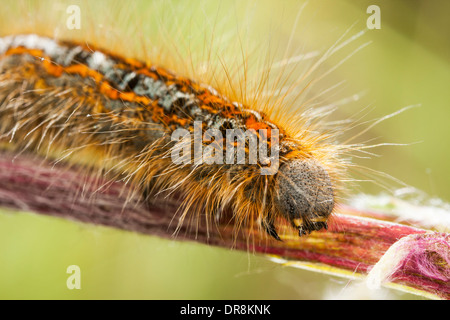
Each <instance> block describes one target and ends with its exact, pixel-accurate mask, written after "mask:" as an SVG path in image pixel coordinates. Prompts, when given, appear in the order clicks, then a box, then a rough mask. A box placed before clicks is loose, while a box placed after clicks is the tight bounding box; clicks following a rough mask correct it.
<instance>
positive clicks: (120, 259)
mask: <svg viewBox="0 0 450 320" xmlns="http://www.w3.org/2000/svg"><path fill="white" fill-rule="evenodd" d="M12 3H13V2H11V5H12ZM70 3H71V4H72V3H77V1H72V2H70ZM166 3H167V6H169V7H172V8H177V6H178V5H181V2H178V1H171V2H170V3H169V2H166ZM188 4H189V5H188V6H190V5H192V8H191V9H192V13H191V12H189V11H185V10H179V11H177V12H179V14H180V17H179V18H180V19H185V18H186V16H190V15H192V17H198V19H195V23H196V24H199V25H202V24H204V23H210V22H211V21H214V19H215V17H216V16H217V17H222V16H223V17H229V16H236V17H238V18H235V19H231V20H230V21H227V23H230V24H231V25H233V24H234V25H236V20H239V17H242V15H245V16H246V17H251V19H250V20H249V21H251V23H248V24H246V25H245V28H246V32H248V35H249V37H250V40H251V41H257V42H258V41H262V43H264V41H265V39H266V38H267V37H268V36H272V37H276V38H277V39H276V40H277V41H275V43H280V44H282V43H287V42H288V39H289V37H290V35H291V32H292V30H293V28H294V26H295V25H296V24H295V18H296V15H297V12H298V11H299V9H300V7H301V6H302V4H303V2H301V1H251V2H245V1H239V2H233V1H227V2H213V1H209V2H208V3H207V4H206V2H200V1H190V2H188ZM372 4H376V5H378V6H380V8H381V29H380V30H369V31H367V32H366V34H365V35H364V36H363V37H362V38H360V39H358V40H357V41H356V42H355V43H354V44H350V45H349V46H348V48H344V49H343V54H341V55H337V56H336V57H333V58H332V59H330V60H329V61H328V62H327V64H326V65H325V70H326V68H330V67H332V66H333V65H335V64H336V63H338V62H339V61H340V60H341V59H343V58H345V57H346V56H347V55H349V54H351V52H352V51H353V50H354V49H355V48H357V47H358V46H359V45H361V44H363V43H366V42H368V41H370V42H371V43H370V45H368V46H367V47H365V48H364V49H363V50H361V51H359V52H358V53H356V54H355V55H354V56H352V57H351V58H350V59H349V60H348V61H346V62H345V63H344V64H343V65H342V66H340V67H339V68H338V69H336V70H335V71H334V72H333V73H332V74H330V76H328V77H327V78H326V79H324V81H323V86H324V88H327V85H332V84H334V83H336V82H339V81H341V80H345V81H346V82H345V85H344V87H343V88H342V89H339V90H338V92H337V93H336V94H335V95H333V97H330V98H329V99H326V100H325V101H324V102H325V103H326V102H327V100H329V103H332V102H333V101H334V100H335V101H338V100H339V99H340V98H343V97H347V96H351V95H352V94H356V93H359V92H364V93H365V94H364V95H361V96H360V97H359V99H358V100H357V101H353V102H350V103H348V104H346V105H344V106H341V107H340V109H339V111H338V112H337V114H336V116H337V118H338V119H340V118H347V117H349V116H351V115H353V114H355V113H356V112H359V111H360V110H361V109H362V108H366V107H368V108H367V110H370V113H369V114H368V116H367V117H366V118H365V119H366V120H370V119H374V118H376V117H381V116H384V115H386V114H390V113H392V112H395V111H397V110H399V109H401V108H402V107H405V106H408V105H413V104H420V105H421V107H419V108H413V109H411V110H408V111H406V112H404V113H402V114H400V115H398V116H396V117H394V118H392V119H389V120H387V121H384V122H383V123H381V124H379V125H378V126H376V127H375V128H373V129H372V130H370V132H368V133H367V134H365V135H364V137H363V138H364V139H366V140H367V139H372V138H373V139H376V140H373V141H374V143H380V142H392V143H405V144H408V145H407V146H395V147H394V146H390V147H381V148H378V149H377V150H375V152H376V153H377V154H378V155H380V156H379V157H372V158H371V159H357V160H355V161H356V162H357V163H360V164H362V165H364V166H367V167H369V168H372V169H374V170H379V171H382V172H386V173H387V174H390V175H392V176H394V177H395V178H397V179H400V180H402V181H403V182H405V183H406V184H408V185H411V186H414V187H416V188H418V189H421V190H423V191H425V192H426V193H428V194H429V195H430V196H437V197H439V198H441V199H443V200H445V201H449V200H450V195H449V194H448V178H449V177H450V166H449V165H448V159H449V156H450V153H449V146H450V126H449V119H450V105H449V102H450V90H449V89H450V87H449V83H450V22H449V19H448V12H450V2H449V1H438V0H403V1H400V0H385V1H362V0H355V1H351V0H348V1H343V0H340V1H337V0H329V1H310V2H309V3H308V4H307V6H306V7H305V9H304V11H303V13H302V15H301V17H302V18H301V19H300V21H299V23H298V24H297V25H296V28H298V31H297V29H295V32H294V37H293V45H294V46H296V45H299V46H300V45H304V46H305V50H306V51H308V49H310V50H315V49H324V48H325V49H326V48H327V47H329V46H330V45H332V44H333V43H334V41H336V40H337V38H338V37H339V36H340V35H342V34H343V32H345V30H347V29H348V28H349V27H350V26H352V25H353V28H352V30H351V32H350V33H349V36H350V35H352V34H355V33H357V32H358V31H360V30H363V29H364V28H365V26H366V20H367V18H368V17H369V14H367V13H366V9H367V7H368V6H369V5H372ZM62 5H63V6H64V5H65V4H62ZM82 5H83V3H80V6H82ZM101 6H104V10H103V11H102V10H98V11H97V12H96V13H95V14H96V15H97V16H98V17H99V19H100V20H101V17H102V15H108V14H110V8H111V7H112V6H111V2H102V3H100V5H99V7H101ZM183 6H184V7H186V3H183ZM7 8H8V1H7V2H6V3H5V5H4V6H3V9H2V10H8V9H7ZM117 8H120V5H119V4H116V5H115V10H116V9H117ZM135 8H139V5H136V6H135ZM82 10H83V7H82ZM200 13H201V14H200ZM14 14H16V12H14ZM145 14H146V11H145V10H137V12H136V15H141V16H140V20H142V19H143V18H142V15H144V18H145ZM204 14H206V15H208V16H211V17H212V18H211V19H212V20H210V21H206V20H205V21H204V20H202V16H203V15H204ZM174 19H177V17H174ZM130 20H132V19H130ZM145 20H146V19H143V21H145ZM149 20H150V19H149ZM128 23H133V21H129V22H128ZM149 23H151V22H149ZM227 23H225V24H224V25H221V27H220V28H219V27H217V30H215V32H218V33H220V32H223V30H226V29H227V25H226V24H227ZM221 28H222V29H221ZM231 29H232V28H231ZM269 29H270V31H271V33H270V34H269V32H268V30H269ZM273 30H275V31H273ZM228 31H229V30H228ZM4 33H5V30H2V34H4ZM246 34H247V33H246ZM250 40H248V39H247V40H246V41H250ZM115 45H116V46H117V44H115ZM125 49H126V48H125ZM279 51H281V53H284V52H283V50H282V49H281V50H279ZM360 191H364V192H367V193H378V192H380V191H382V189H381V188H380V187H379V186H377V185H376V184H374V183H361V184H360ZM72 264H75V265H78V266H80V268H81V287H82V289H81V290H68V289H67V287H66V279H67V277H68V274H66V268H67V267H68V266H69V265H72ZM0 298H2V299H16V298H20V299H47V298H48V299H57V298H60V299H305V298H306V299H324V298H392V299H402V298H416V297H415V296H413V295H408V294H403V293H398V292H394V291H390V290H382V291H380V292H378V293H377V294H376V295H371V294H370V293H367V292H364V291H362V290H360V289H355V287H353V286H352V285H349V284H348V280H346V279H339V278H336V277H330V276H326V275H320V274H315V273H312V272H309V271H303V270H298V269H293V268H288V267H283V266H281V265H278V264H275V263H272V262H270V261H268V260H267V259H266V258H265V257H261V256H256V255H253V254H252V253H245V252H238V251H233V250H227V249H219V248H215V247H208V246H205V245H199V244H195V243H188V242H177V241H175V240H164V239H159V238H156V237H150V236H141V235H138V234H134V233H130V232H123V231H118V230H112V229H109V228H104V227H94V226H87V225H83V224H80V223H76V222H70V221H65V220H60V219H56V218H51V217H45V216H41V215H35V214H31V213H16V212H13V211H10V210H3V211H2V212H1V214H0Z"/></svg>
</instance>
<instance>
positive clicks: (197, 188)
mask: <svg viewBox="0 0 450 320" xmlns="http://www.w3.org/2000/svg"><path fill="white" fill-rule="evenodd" d="M0 55H1V59H0V72H1V75H0V99H1V104H0V129H1V130H0V134H1V135H2V136H1V137H2V141H4V142H8V143H10V144H12V147H13V148H16V149H18V150H23V149H28V150H30V151H33V152H39V153H43V154H46V155H49V156H52V157H55V158H56V159H57V160H64V159H72V160H71V161H72V162H78V163H80V164H83V165H85V166H86V167H88V168H90V169H91V170H92V171H93V172H94V171H96V170H97V171H98V170H99V169H101V170H102V172H103V171H105V169H107V170H109V171H111V172H114V174H113V175H114V178H120V179H124V180H126V181H130V183H133V184H135V185H136V186H137V187H138V188H141V189H142V190H143V191H144V190H145V191H146V192H150V193H154V192H160V191H161V190H167V191H169V192H171V191H173V190H180V191H181V194H182V195H183V199H184V207H183V210H182V214H181V215H180V223H181V222H183V221H184V219H185V217H186V216H189V215H188V214H189V211H191V212H194V213H199V212H203V213H205V216H206V220H207V221H208V220H212V218H213V217H214V218H215V217H217V216H218V215H220V213H221V212H223V211H224V210H225V209H227V208H229V209H231V211H232V212H233V216H232V218H233V219H236V220H237V224H236V225H237V226H239V225H241V224H242V223H249V224H251V225H253V223H254V222H256V221H258V223H262V225H263V226H264V228H265V229H266V231H268V232H269V234H271V235H272V236H274V237H275V238H278V235H277V234H276V232H275V229H274V226H273V222H274V217H276V216H277V214H279V211H280V210H279V207H280V206H279V205H277V204H276V203H277V201H276V199H278V202H280V194H279V188H277V187H276V186H277V185H279V183H277V181H276V179H277V178H278V179H279V174H278V175H275V176H263V175H260V174H259V173H258V172H259V168H260V167H261V166H264V164H263V163H261V162H258V163H256V164H225V163H224V164H220V165H219V164H213V165H207V164H201V165H198V164H197V165H194V164H191V165H185V164H184V165H177V164H174V163H173V161H171V159H170V151H171V150H172V148H173V146H174V144H175V143H174V142H173V141H171V139H170V137H171V134H172V133H173V132H174V131H175V130H177V129H180V128H183V129H186V130H188V131H189V132H193V131H194V123H195V122H201V124H202V132H205V131H206V130H208V129H216V130H219V131H221V132H223V133H224V134H223V137H225V136H226V134H225V131H226V130H227V129H242V130H244V131H246V130H248V129H252V130H254V132H255V134H256V135H259V132H261V131H260V130H261V129H263V130H264V132H266V135H267V138H270V137H271V132H272V130H274V129H276V130H278V131H277V132H279V140H277V142H278V145H277V148H278V150H277V151H278V152H279V154H280V162H281V163H283V162H287V161H288V160H289V159H298V158H299V157H303V158H304V159H308V158H309V153H308V150H305V148H303V147H302V146H301V145H298V144H296V143H295V141H294V140H292V139H290V138H289V137H287V136H286V134H285V131H284V130H283V129H282V128H279V127H278V126H277V125H275V124H274V123H272V122H271V121H270V120H269V119H268V118H267V116H266V115H264V114H263V113H261V112H258V111H255V110H252V109H249V108H247V107H245V106H243V105H241V104H240V103H237V102H232V101H229V100H228V99H227V98H226V97H223V96H221V95H220V94H219V93H218V92H217V91H216V90H214V89H213V88H211V87H209V86H207V85H203V84H200V83H197V82H195V81H192V80H190V79H188V78H185V77H182V76H178V75H175V74H173V73H172V72H170V71H168V70H166V69H164V68H161V67H157V66H148V65H146V64H145V63H142V62H140V61H137V60H134V59H126V58H122V57H119V56H117V55H114V54H112V53H109V52H106V51H104V50H100V49H98V48H95V47H93V46H91V45H88V44H77V43H72V42H58V41H55V40H52V39H50V38H45V37H40V36H37V35H18V36H9V37H4V38H0ZM271 141H272V140H270V139H268V140H267V144H268V145H269V148H270V144H271ZM246 152H248V149H247V148H246ZM83 157H84V158H83ZM224 157H225V155H224ZM308 161H309V160H308ZM310 167H311V166H310V165H307V166H306V167H305V168H306V170H309V168H310ZM312 167H314V168H316V165H313V166H312ZM305 168H304V169H305ZM314 170H315V169H314ZM314 170H313V171H314ZM319 171H321V170H319ZM319 176H320V177H321V178H320V179H322V180H324V182H323V184H325V185H326V187H327V188H328V189H330V190H331V189H332V187H331V185H330V182H329V177H328V176H327V175H326V174H325V175H324V174H323V173H322V172H315V173H313V174H312V176H311V177H312V178H310V179H311V180H317V179H316V178H317V177H319ZM307 179H309V178H307ZM325 180H326V181H325ZM284 188H289V187H286V184H284ZM314 188H316V186H315V185H313V186H312V187H311V190H313V189H314ZM330 190H328V191H327V193H330V192H331V193H332V190H331V191H330ZM308 192H309V191H308ZM311 192H313V191H311ZM315 192H316V195H315V197H316V198H317V197H318V196H320V192H318V191H315ZM308 197H309V196H308ZM314 201H316V200H314ZM294 202H295V203H296V201H294ZM306 202H307V203H309V202H311V201H310V200H308V199H307V200H306ZM327 202H329V201H328V200H327ZM314 206H315V205H314ZM329 206H330V204H327V209H326V211H327V212H328V211H330V212H331V210H330V209H329V208H328V207H329ZM294 207H295V205H294ZM331 208H332V203H331ZM286 210H287V211H288V213H285V214H284V217H285V218H286V219H288V220H289V218H291V220H294V219H293V218H296V219H297V221H300V222H299V223H300V224H302V223H303V222H302V220H305V218H307V217H303V216H302V217H299V216H298V214H296V213H295V212H294V211H295V208H292V206H288V207H287V209H286ZM286 210H285V211H286ZM308 210H310V209H308ZM289 211H293V212H292V214H290V213H289ZM310 211H311V212H312V211H313V209H312V208H311V210H310ZM322 211H323V210H322ZM330 212H328V213H327V214H329V213H330ZM290 215H292V217H291V216H290ZM194 216H195V214H194ZM197 216H198V214H197ZM312 216H314V214H312ZM319 218H320V219H319ZM293 225H294V226H295V227H296V228H300V234H302V232H303V233H305V229H306V230H307V231H311V230H316V229H320V228H321V227H323V226H326V224H325V223H324V219H322V216H321V215H320V217H319V216H318V219H317V224H316V225H314V224H310V225H308V227H306V228H305V226H303V229H301V227H299V224H298V223H293Z"/></svg>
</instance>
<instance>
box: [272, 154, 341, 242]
mask: <svg viewBox="0 0 450 320" xmlns="http://www.w3.org/2000/svg"><path fill="white" fill-rule="evenodd" d="M275 187H276V190H277V192H276V196H275V202H276V206H277V207H278V209H279V211H280V212H281V214H282V215H283V216H284V217H285V218H286V219H287V220H288V221H290V222H291V224H292V226H293V227H294V228H296V229H297V230H298V233H299V236H302V235H306V234H309V233H310V232H311V231H314V230H320V229H322V228H325V229H326V228H327V219H328V217H329V216H330V214H331V212H332V211H333V207H334V190H333V186H332V183H331V179H330V176H329V175H328V173H327V171H326V170H325V169H324V168H323V167H322V166H321V165H320V164H319V163H318V162H317V161H315V160H314V159H306V160H300V159H292V160H289V161H288V162H286V163H284V164H283V165H282V166H281V167H280V169H279V171H278V173H277V177H276V186H275ZM272 227H273V225H272ZM266 230H267V231H268V232H269V234H271V235H272V236H273V237H274V238H276V239H279V237H278V235H277V234H276V231H275V230H274V228H272V230H270V228H269V229H267V228H266Z"/></svg>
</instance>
